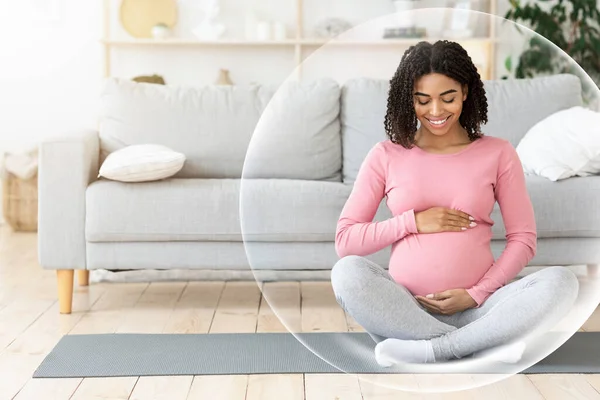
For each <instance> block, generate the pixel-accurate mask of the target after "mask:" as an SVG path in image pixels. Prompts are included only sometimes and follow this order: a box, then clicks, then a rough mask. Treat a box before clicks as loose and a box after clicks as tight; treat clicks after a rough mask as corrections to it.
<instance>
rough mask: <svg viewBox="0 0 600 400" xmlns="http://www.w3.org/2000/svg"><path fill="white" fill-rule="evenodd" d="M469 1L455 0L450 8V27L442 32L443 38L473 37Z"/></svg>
mask: <svg viewBox="0 0 600 400" xmlns="http://www.w3.org/2000/svg"><path fill="white" fill-rule="evenodd" d="M471 9H472V6H471V0H457V1H456V2H455V4H454V7H453V8H452V13H451V20H450V26H449V27H448V29H446V30H445V31H444V36H445V37H447V38H451V39H465V38H469V37H472V36H473V29H471V27H470V25H471V19H472V17H473V16H474V13H473V12H472V11H471Z"/></svg>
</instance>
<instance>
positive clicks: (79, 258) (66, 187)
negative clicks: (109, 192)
mask: <svg viewBox="0 0 600 400" xmlns="http://www.w3.org/2000/svg"><path fill="white" fill-rule="evenodd" d="M99 157H100V139H99V136H98V132H96V131H84V132H79V133H77V134H74V135H70V136H61V137H56V138H51V139H47V140H45V141H43V142H42V143H41V144H40V145H39V164H38V258H39V262H40V265H41V266H42V268H45V269H85V268H86V254H85V253H86V252H85V247H86V246H85V192H86V189H87V187H88V185H89V184H90V183H91V182H93V181H94V180H96V179H97V176H98V169H99V165H98V163H99Z"/></svg>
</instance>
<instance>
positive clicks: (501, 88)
mask: <svg viewBox="0 0 600 400" xmlns="http://www.w3.org/2000/svg"><path fill="white" fill-rule="evenodd" d="M485 91H486V95H487V98H488V123H487V124H486V125H484V126H483V127H482V128H481V129H482V131H483V132H484V133H485V134H487V135H490V136H496V137H501V138H503V139H506V140H508V141H509V142H510V143H511V144H512V145H513V146H514V147H516V146H517V145H518V144H519V142H520V141H521V139H522V138H523V137H524V136H525V133H527V131H528V130H529V129H531V128H532V127H533V126H534V125H535V124H536V123H538V122H540V121H541V120H543V119H544V118H546V117H548V116H550V115H552V114H554V113H555V112H557V111H560V110H566V109H568V108H571V107H575V106H580V105H582V104H583V99H582V91H581V82H580V80H579V78H578V77H577V76H575V75H569V74H559V75H552V76H545V77H537V78H531V79H514V80H492V81H486V82H485Z"/></svg>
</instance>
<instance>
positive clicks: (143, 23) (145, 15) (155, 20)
mask: <svg viewBox="0 0 600 400" xmlns="http://www.w3.org/2000/svg"><path fill="white" fill-rule="evenodd" d="M177 12H178V9H177V2H175V1H173V0H123V2H122V3H121V8H120V18H121V25H122V26H123V28H124V29H125V30H126V31H127V32H128V33H129V34H130V35H131V36H133V37H135V38H152V37H153V34H152V33H153V32H152V31H153V28H154V27H155V26H156V25H158V24H162V25H164V26H166V27H167V28H169V29H173V27H174V26H175V24H176V23H177Z"/></svg>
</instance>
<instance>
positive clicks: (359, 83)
mask: <svg viewBox="0 0 600 400" xmlns="http://www.w3.org/2000/svg"><path fill="white" fill-rule="evenodd" d="M484 88H485V91H486V96H487V99H488V123H487V124H486V125H483V126H482V128H481V129H482V131H483V132H484V133H485V134H486V135H489V136H495V137H500V138H503V139H506V140H508V141H509V142H510V143H511V144H512V145H513V146H514V147H516V146H517V144H518V143H519V141H520V140H521V139H522V138H523V136H524V135H525V133H526V132H527V131H528V130H529V129H530V128H531V127H533V126H534V125H535V124H536V123H537V122H539V121H541V120H542V119H544V118H546V117H548V116H549V115H551V114H553V113H555V112H557V111H560V110H565V109H568V108H571V107H574V106H578V105H581V104H582V96H581V84H580V81H579V78H577V77H576V76H575V75H568V74H560V75H553V76H547V77H537V78H531V79H519V80H491V81H484ZM388 90H389V83H388V81H386V80H377V79H367V78H358V79H351V80H349V81H347V82H346V83H345V84H344V87H343V88H342V94H341V99H342V107H341V113H340V119H341V124H342V125H341V128H342V149H343V155H342V158H343V160H344V165H343V181H344V182H345V183H353V182H354V181H355V179H356V175H357V173H358V170H359V168H360V165H361V163H362V161H363V160H364V158H365V156H366V155H367V152H368V151H369V150H370V149H371V148H372V147H373V146H374V145H375V143H377V142H379V141H382V140H386V139H387V135H386V133H385V129H384V118H385V114H386V111H387V96H388ZM557 93H560V95H557Z"/></svg>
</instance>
